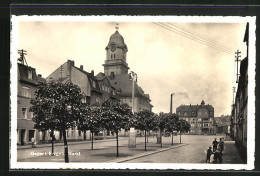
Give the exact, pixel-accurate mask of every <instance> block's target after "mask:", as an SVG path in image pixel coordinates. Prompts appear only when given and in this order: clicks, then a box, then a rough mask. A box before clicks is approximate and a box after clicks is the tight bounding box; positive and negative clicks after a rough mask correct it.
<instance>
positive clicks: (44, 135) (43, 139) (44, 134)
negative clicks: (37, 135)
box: [42, 130, 46, 141]
mask: <svg viewBox="0 0 260 176" xmlns="http://www.w3.org/2000/svg"><path fill="white" fill-rule="evenodd" d="M45 137H46V131H45V130H44V131H43V138H42V141H45Z"/></svg>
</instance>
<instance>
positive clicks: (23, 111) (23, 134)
mask: <svg viewBox="0 0 260 176" xmlns="http://www.w3.org/2000/svg"><path fill="white" fill-rule="evenodd" d="M17 66H18V81H17V83H18V92H17V144H20V145H25V144H28V143H30V142H31V140H32V138H35V140H36V142H38V141H39V140H40V138H39V132H38V130H36V129H34V122H33V121H32V118H33V113H32V112H29V109H30V107H31V104H30V101H31V99H32V98H34V96H35V95H34V92H35V90H36V89H37V82H38V81H45V80H44V79H43V78H42V77H41V75H37V74H36V70H35V68H32V67H30V66H27V65H24V64H21V63H18V65H17Z"/></svg>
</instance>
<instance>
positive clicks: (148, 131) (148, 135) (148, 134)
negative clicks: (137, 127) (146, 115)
mask: <svg viewBox="0 0 260 176" xmlns="http://www.w3.org/2000/svg"><path fill="white" fill-rule="evenodd" d="M149 134H150V132H149V131H148V132H147V143H148V136H149Z"/></svg>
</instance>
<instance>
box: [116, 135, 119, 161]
mask: <svg viewBox="0 0 260 176" xmlns="http://www.w3.org/2000/svg"><path fill="white" fill-rule="evenodd" d="M116 156H117V157H119V151H118V131H116Z"/></svg>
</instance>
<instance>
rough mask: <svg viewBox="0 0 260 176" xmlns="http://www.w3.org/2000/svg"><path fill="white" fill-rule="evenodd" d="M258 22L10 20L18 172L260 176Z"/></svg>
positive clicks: (13, 153)
mask: <svg viewBox="0 0 260 176" xmlns="http://www.w3.org/2000/svg"><path fill="white" fill-rule="evenodd" d="M255 20H256V18H255V17H236V16H233V17H220V16H218V17H217V16H215V17H214V16H204V17H202V16H201V17H198V16H16V15H13V16H11V25H12V29H11V65H12V67H11V70H10V72H11V73H10V74H11V96H10V99H11V105H10V108H11V114H10V169H67V168H69V169H159V170H165V169H172V170H178V169H185V170H191V169H196V170H204V169H210V170H215V169H221V170H230V169H233V170H240V169H244V170H252V169H254V160H255V158H254V153H255V94H254V92H255V62H256V58H255V52H256V48H255V42H256V41H255V29H256V26H255Z"/></svg>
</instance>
